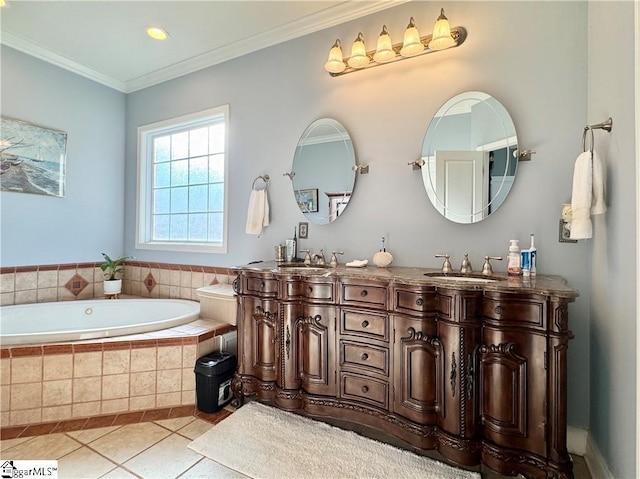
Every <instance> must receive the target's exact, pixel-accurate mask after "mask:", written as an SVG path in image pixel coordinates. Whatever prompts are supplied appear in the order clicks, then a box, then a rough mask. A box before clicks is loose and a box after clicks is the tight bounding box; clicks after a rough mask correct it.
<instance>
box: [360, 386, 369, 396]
mask: <svg viewBox="0 0 640 479" xmlns="http://www.w3.org/2000/svg"><path fill="white" fill-rule="evenodd" d="M360 391H362V392H363V393H365V394H366V393H367V392H369V388H368V387H367V386H362V387H361V388H360Z"/></svg>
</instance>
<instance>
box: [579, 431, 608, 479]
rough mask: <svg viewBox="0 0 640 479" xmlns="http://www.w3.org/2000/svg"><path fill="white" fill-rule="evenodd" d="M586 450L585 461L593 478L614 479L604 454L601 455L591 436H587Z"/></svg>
mask: <svg viewBox="0 0 640 479" xmlns="http://www.w3.org/2000/svg"><path fill="white" fill-rule="evenodd" d="M586 449H587V450H586V453H585V455H584V461H585V462H586V463H587V467H588V468H589V472H590V473H591V477H597V478H598V479H614V478H613V474H611V471H610V470H609V467H608V466H607V463H606V462H605V460H604V457H602V454H600V451H599V450H598V446H596V443H595V442H594V441H593V439H592V438H591V436H590V435H589V434H587V448H586Z"/></svg>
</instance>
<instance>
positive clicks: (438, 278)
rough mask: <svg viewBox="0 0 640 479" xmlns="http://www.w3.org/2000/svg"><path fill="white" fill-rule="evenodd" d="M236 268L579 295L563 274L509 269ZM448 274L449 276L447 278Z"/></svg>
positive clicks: (277, 273)
mask: <svg viewBox="0 0 640 479" xmlns="http://www.w3.org/2000/svg"><path fill="white" fill-rule="evenodd" d="M232 269H233V270H235V271H239V270H245V271H247V270H248V271H255V272H262V273H268V272H271V273H272V274H273V275H274V276H296V275H304V276H319V277H340V278H354V279H367V280H378V281H386V282H389V283H396V284H406V285H412V286H430V285H433V286H436V287H438V288H447V289H458V290H467V291H469V290H484V291H496V292H508V293H527V294H542V295H547V296H559V297H563V298H575V297H577V296H578V295H579V293H578V290H576V289H574V288H571V287H570V286H569V285H568V284H567V281H566V280H565V279H564V278H563V277H561V276H553V275H536V276H531V277H522V276H520V277H510V276H507V274H506V273H494V274H493V275H491V276H483V275H482V274H481V273H480V272H474V273H471V274H467V275H461V274H460V273H450V274H448V275H446V274H444V273H442V271H440V270H439V269H434V268H412V267H405V266H390V267H388V268H378V267H375V266H366V267H363V268H352V267H348V266H344V265H339V266H338V267H336V268H331V267H316V266H311V265H310V266H305V265H304V264H303V263H294V264H290V265H284V266H279V265H277V264H276V263H275V262H274V261H265V262H261V263H252V264H248V265H244V266H236V267H234V268H232ZM445 277H447V278H445ZM456 277H465V278H470V279H471V278H472V279H473V280H472V281H465V280H455V278H456ZM487 279H489V280H492V281H483V280H487Z"/></svg>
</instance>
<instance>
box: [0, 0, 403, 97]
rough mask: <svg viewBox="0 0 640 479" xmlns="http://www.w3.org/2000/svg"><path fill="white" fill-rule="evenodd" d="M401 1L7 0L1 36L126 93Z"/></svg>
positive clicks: (0, 22) (1, 18) (1, 17)
mask: <svg viewBox="0 0 640 479" xmlns="http://www.w3.org/2000/svg"><path fill="white" fill-rule="evenodd" d="M405 1H408V0H380V1H336V0H333V1H309V0H304V1H302V0H299V1H245V0H235V1H185V0H174V1H162V0H160V1H158V0H147V1H135V2H132V1H102V0H84V1H32V0H6V2H7V5H6V6H5V7H2V9H1V10H0V30H1V37H0V41H1V42H2V43H3V44H4V45H7V46H9V47H12V48H15V49H17V50H19V51H22V52H24V53H27V54H29V55H32V56H35V57H37V58H40V59H42V60H44V61H47V62H49V63H53V64H54V65H57V66H60V67H62V68H65V69H67V70H70V71H73V72H74V73H77V74H79V75H82V76H85V77H87V78H90V79H92V80H94V81H97V82H99V83H102V84H104V85H107V86H109V87H111V88H114V89H116V90H119V91H122V92H125V93H129V92H132V91H136V90H139V89H141V88H145V87H148V86H151V85H155V84H157V83H161V82H163V81H167V80H170V79H172V78H176V77H179V76H181V75H185V74H187V73H190V72H194V71H196V70H200V69H202V68H206V67H208V66H211V65H215V64H217V63H221V62H224V61H226V60H230V59H232V58H236V57H239V56H242V55H246V54H247V53H251V52H253V51H256V50H260V49H262V48H265V47H268V46H271V45H276V44H278V43H282V42H284V41H287V40H291V39H293V38H297V37H300V36H303V35H307V34H309V33H312V32H315V31H319V30H322V29H325V28H329V27H331V26H334V25H338V24H340V23H344V22H347V21H349V20H353V19H356V18H359V17H362V16H365V15H368V14H370V13H374V12H376V11H380V10H383V9H386V8H389V7H392V6H394V5H398V4H400V3H404V2H405ZM152 25H153V26H160V27H162V28H164V29H165V30H166V31H167V32H168V33H169V38H168V39H167V40H164V41H157V40H152V39H151V38H149V37H148V36H147V35H146V33H145V29H146V27H148V26H152ZM327 51H328V49H327Z"/></svg>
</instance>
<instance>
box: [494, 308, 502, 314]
mask: <svg viewBox="0 0 640 479" xmlns="http://www.w3.org/2000/svg"><path fill="white" fill-rule="evenodd" d="M493 312H494V313H496V314H502V313H504V308H503V307H502V306H496V307H495V308H493Z"/></svg>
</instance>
